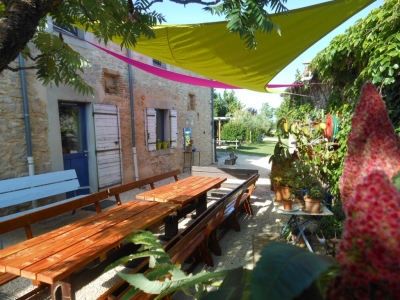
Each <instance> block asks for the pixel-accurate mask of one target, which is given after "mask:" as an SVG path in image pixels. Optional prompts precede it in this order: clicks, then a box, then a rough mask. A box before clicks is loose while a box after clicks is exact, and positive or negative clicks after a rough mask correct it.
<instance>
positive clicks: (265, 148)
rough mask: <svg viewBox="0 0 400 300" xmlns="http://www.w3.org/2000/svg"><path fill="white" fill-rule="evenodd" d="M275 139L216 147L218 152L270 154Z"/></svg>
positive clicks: (272, 151)
mask: <svg viewBox="0 0 400 300" xmlns="http://www.w3.org/2000/svg"><path fill="white" fill-rule="evenodd" d="M275 144H276V141H265V142H261V143H253V144H242V145H241V146H240V147H238V148H237V149H235V148H234V147H232V148H228V149H217V152H218V153H227V154H228V153H230V152H232V151H233V152H235V154H245V155H256V156H270V155H271V154H273V153H274V147H275Z"/></svg>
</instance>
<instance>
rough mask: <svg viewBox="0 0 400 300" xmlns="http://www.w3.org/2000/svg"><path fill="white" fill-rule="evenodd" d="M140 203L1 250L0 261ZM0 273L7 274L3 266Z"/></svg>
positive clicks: (83, 220) (98, 215)
mask: <svg viewBox="0 0 400 300" xmlns="http://www.w3.org/2000/svg"><path fill="white" fill-rule="evenodd" d="M139 203H141V202H138V201H130V202H129V203H126V204H124V205H121V206H117V207H113V208H111V209H109V210H107V211H105V212H102V213H101V214H97V215H93V216H90V217H88V218H85V219H82V220H79V221H77V222H75V223H73V224H69V225H66V226H63V227H61V228H59V229H57V230H54V231H51V232H49V233H46V234H42V235H40V236H38V237H35V238H33V239H30V240H27V241H24V242H21V243H18V244H16V245H13V246H10V247H7V248H5V249H2V250H0V261H1V259H2V258H5V257H8V256H9V255H12V254H14V253H17V252H18V251H21V249H25V248H32V247H34V246H35V245H37V244H40V243H44V242H45V241H47V240H53V239H54V238H55V237H58V236H61V235H63V234H68V233H69V232H70V231H72V230H74V229H75V228H79V227H83V226H86V225H87V224H88V223H91V222H96V221H97V220H101V219H102V218H104V215H107V214H117V213H119V211H121V210H124V209H126V207H127V206H134V205H137V204H139ZM153 204H154V203H153ZM0 272H5V269H4V268H3V269H2V268H1V266H0Z"/></svg>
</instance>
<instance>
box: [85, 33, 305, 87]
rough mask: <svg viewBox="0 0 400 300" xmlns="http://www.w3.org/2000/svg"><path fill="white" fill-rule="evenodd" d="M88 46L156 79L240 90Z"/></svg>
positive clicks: (269, 85)
mask: <svg viewBox="0 0 400 300" xmlns="http://www.w3.org/2000/svg"><path fill="white" fill-rule="evenodd" d="M87 42H88V43H89V44H91V45H93V46H94V47H96V48H98V49H100V50H102V51H104V52H106V53H107V54H110V55H112V56H114V57H115V58H118V59H120V60H122V61H124V62H126V63H127V64H130V65H132V66H134V67H136V68H138V69H140V70H142V71H145V72H147V73H150V74H153V75H155V76H158V77H162V78H165V79H168V80H172V81H176V82H180V83H185V84H191V85H196V86H203V87H209V88H217V89H241V88H240V87H236V86H232V85H229V84H226V83H223V82H219V81H215V80H210V79H204V78H198V77H194V76H189V75H183V74H179V73H176V72H172V71H168V70H165V69H161V68H158V67H155V66H151V65H148V64H145V63H142V62H139V61H136V60H134V59H131V58H129V57H126V56H123V55H120V54H118V53H115V52H113V51H111V50H108V49H106V48H104V47H101V46H99V45H96V44H93V43H91V42H89V41H87ZM303 85H305V84H300V83H292V84H268V85H267V86H266V87H267V88H281V87H290V86H303Z"/></svg>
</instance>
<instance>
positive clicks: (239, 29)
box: [0, 0, 287, 94]
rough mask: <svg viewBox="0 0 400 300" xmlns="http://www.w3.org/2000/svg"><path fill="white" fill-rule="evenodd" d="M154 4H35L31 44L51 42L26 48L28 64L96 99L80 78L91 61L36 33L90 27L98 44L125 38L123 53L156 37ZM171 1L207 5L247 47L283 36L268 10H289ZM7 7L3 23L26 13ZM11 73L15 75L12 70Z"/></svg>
mask: <svg viewBox="0 0 400 300" xmlns="http://www.w3.org/2000/svg"><path fill="white" fill-rule="evenodd" d="M156 2H159V1H148V0H136V1H131V0H128V1H120V0H103V1H100V2H99V1H97V0H69V1H59V2H57V3H56V2H55V3H46V4H43V5H37V6H36V8H35V10H37V14H38V15H42V16H43V18H42V19H41V20H40V21H39V24H36V27H37V32H36V34H35V37H34V38H33V40H32V42H33V43H34V44H35V46H38V44H39V43H40V40H43V39H44V40H45V41H47V42H48V43H47V44H46V47H42V49H39V50H40V53H39V56H38V57H36V58H35V57H32V56H30V53H29V50H28V48H27V47H26V45H25V46H24V45H23V46H22V47H23V48H24V51H23V52H24V56H25V59H28V58H30V59H31V60H32V62H33V64H34V65H35V67H36V68H38V73H37V74H38V77H39V79H40V80H42V81H43V83H44V84H49V83H50V82H54V83H55V84H56V85H58V84H59V83H63V84H66V85H68V86H71V87H73V88H74V89H75V90H77V91H78V92H80V93H83V94H86V93H91V94H93V88H92V87H90V86H88V85H87V83H86V82H85V81H84V79H83V78H82V77H81V76H82V73H83V71H84V68H85V67H87V66H88V64H87V61H86V60H85V59H84V58H83V57H81V56H77V55H76V53H73V51H72V49H71V48H69V47H66V46H65V44H64V42H63V37H62V34H61V33H59V34H58V36H56V35H55V36H54V38H52V41H51V42H49V38H47V37H46V38H43V37H38V33H40V32H42V33H43V30H44V29H45V24H46V18H47V17H48V16H49V17H51V18H52V20H53V21H54V22H55V23H56V24H57V25H59V26H61V27H63V28H66V29H67V30H70V31H74V28H73V26H74V25H75V26H79V27H80V28H81V29H83V30H88V29H89V28H91V29H93V34H94V36H95V39H96V40H99V41H102V42H104V43H106V44H107V42H109V41H111V40H112V39H113V38H115V37H123V39H122V43H121V49H122V48H124V47H130V46H135V45H136V43H137V39H138V38H140V37H146V38H155V34H154V32H153V27H154V26H156V25H158V24H161V23H162V22H165V21H166V18H165V16H164V15H163V14H162V13H159V12H156V11H154V10H152V6H153V4H154V3H156ZM173 2H176V3H179V4H182V5H185V4H188V3H194V2H196V3H198V4H201V5H204V6H207V7H206V8H205V10H207V11H210V12H211V13H215V14H219V15H225V16H226V18H227V19H228V20H229V22H228V25H227V26H228V29H229V31H230V32H233V33H239V36H240V38H242V39H245V41H246V45H247V47H248V48H252V47H254V46H255V45H256V41H255V39H254V34H255V33H256V32H257V31H261V32H270V31H271V30H272V29H273V28H274V27H275V28H276V29H277V30H278V32H279V25H277V24H273V23H272V20H271V17H270V14H269V13H268V12H267V8H270V9H271V10H272V11H274V12H285V11H287V9H286V7H285V6H284V5H283V3H285V2H286V0H262V1H256V0H247V1H236V0H228V1H224V2H223V3H222V4H217V5H214V6H212V5H211V3H207V2H201V3H200V2H198V1H192V0H187V1H185V0H183V1H173ZM6 3H8V2H7V1H4V0H0V22H1V19H2V18H3V19H4V18H6V17H7V14H8V13H11V10H13V12H12V13H19V14H23V13H24V12H18V9H19V6H18V5H7V6H6ZM8 10H10V11H8ZM35 13H36V12H35ZM22 19H23V18H22ZM78 24H79V25H78ZM24 25H25V24H15V28H14V31H18V30H20V28H24ZM12 34H16V35H18V32H12ZM38 38H39V40H38ZM56 39H59V41H56ZM56 44H59V45H56ZM61 44H64V46H61ZM2 50H3V51H6V50H7V49H5V48H3V49H2ZM21 50H23V49H21ZM17 54H18V53H16V55H17ZM77 59H78V60H79V61H80V62H79V63H78V62H77V61H76V60H77ZM9 63H11V61H10V62H9ZM8 68H9V69H10V70H14V69H12V68H11V67H10V66H8Z"/></svg>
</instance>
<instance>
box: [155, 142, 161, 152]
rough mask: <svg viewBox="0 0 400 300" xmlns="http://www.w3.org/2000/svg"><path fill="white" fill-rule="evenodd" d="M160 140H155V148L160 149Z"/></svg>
mask: <svg viewBox="0 0 400 300" xmlns="http://www.w3.org/2000/svg"><path fill="white" fill-rule="evenodd" d="M161 144H162V143H161V141H160V140H157V142H156V149H157V150H160V149H161Z"/></svg>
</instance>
